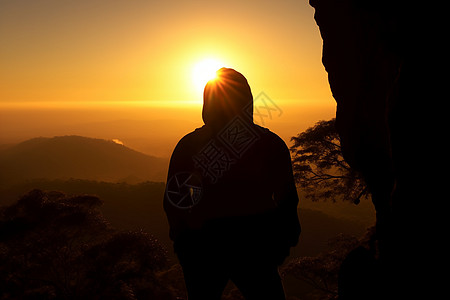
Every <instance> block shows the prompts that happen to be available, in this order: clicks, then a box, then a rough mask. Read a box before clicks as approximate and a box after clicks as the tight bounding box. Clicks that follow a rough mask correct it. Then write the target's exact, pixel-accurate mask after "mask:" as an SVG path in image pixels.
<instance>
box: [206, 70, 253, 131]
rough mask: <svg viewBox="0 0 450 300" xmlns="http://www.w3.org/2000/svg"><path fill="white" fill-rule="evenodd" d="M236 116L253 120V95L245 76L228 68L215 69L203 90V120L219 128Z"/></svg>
mask: <svg viewBox="0 0 450 300" xmlns="http://www.w3.org/2000/svg"><path fill="white" fill-rule="evenodd" d="M236 116H242V117H243V119H245V120H248V121H253V120H252V118H253V96H252V92H251V89H250V86H249V84H248V82H247V79H245V77H244V76H243V75H242V74H241V73H239V72H237V71H235V70H233V69H229V68H221V69H219V70H218V71H217V77H216V78H215V79H213V80H210V81H209V82H208V83H207V84H206V86H205V90H204V92H203V112H202V117H203V122H205V124H206V125H211V126H212V127H216V128H221V127H223V126H224V125H226V124H227V123H228V122H229V121H230V120H231V119H233V118H234V117H236Z"/></svg>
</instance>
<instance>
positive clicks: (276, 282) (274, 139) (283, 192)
mask: <svg viewBox="0 0 450 300" xmlns="http://www.w3.org/2000/svg"><path fill="white" fill-rule="evenodd" d="M252 112H253V98H252V95H251V91H250V87H249V86H248V83H247V81H246V79H245V78H244V77H243V76H242V75H241V74H240V73H238V72H236V71H234V70H232V69H225V68H222V69H220V70H219V71H218V78H217V79H215V80H214V81H211V82H209V83H208V84H207V86H206V87H205V93H204V107H203V120H204V122H205V125H204V126H203V127H201V128H199V129H196V130H195V131H194V132H192V133H190V134H187V135H186V136H185V137H183V138H182V139H181V140H180V142H179V143H178V144H177V146H176V148H175V150H174V152H173V154H172V158H171V162H170V166H169V173H168V178H167V187H166V193H165V199H164V208H165V210H166V213H167V217H168V219H169V224H170V237H171V239H172V240H173V241H174V248H175V252H176V253H177V255H178V258H179V260H180V264H181V265H182V267H183V272H184V276H185V281H186V287H187V290H188V294H189V299H190V300H195V299H208V300H213V299H220V295H221V293H222V291H223V289H224V287H225V285H226V283H227V281H228V280H229V279H231V280H232V281H233V282H234V283H235V284H236V286H237V287H238V288H239V289H240V290H241V292H242V293H243V295H244V296H245V297H247V298H248V299H284V292H283V288H282V285H281V280H280V278H279V275H278V273H277V265H279V264H281V262H282V261H283V260H284V259H285V258H286V257H287V255H288V254H289V248H290V247H292V246H294V245H296V243H297V241H298V237H299V234H300V224H299V222H298V217H297V203H298V197H297V192H296V188H295V183H294V179H293V176H292V167H291V161H290V155H289V150H288V148H287V147H286V145H285V143H284V142H283V141H282V140H281V139H280V138H279V137H278V136H277V135H276V134H274V133H272V132H270V131H269V130H268V129H265V128H262V127H260V126H258V125H255V124H253V121H252Z"/></svg>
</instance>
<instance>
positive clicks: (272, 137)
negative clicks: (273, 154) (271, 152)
mask: <svg viewBox="0 0 450 300" xmlns="http://www.w3.org/2000/svg"><path fill="white" fill-rule="evenodd" d="M254 126H255V128H256V129H257V132H259V133H260V135H261V137H262V138H263V139H264V140H266V141H267V142H270V143H272V144H276V145H278V146H280V147H283V148H287V145H286V143H285V142H284V140H283V139H282V138H281V137H280V136H279V135H278V134H276V133H275V132H273V131H271V130H270V129H268V128H266V127H262V126H260V125H257V124H254Z"/></svg>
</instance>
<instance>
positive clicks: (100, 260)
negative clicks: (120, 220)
mask: <svg viewBox="0 0 450 300" xmlns="http://www.w3.org/2000/svg"><path fill="white" fill-rule="evenodd" d="M101 204H102V201H101V200H100V199H99V198H97V197H94V196H76V197H68V196H66V195H64V194H63V193H60V192H48V193H46V192H43V191H41V190H33V191H31V192H30V193H28V194H27V195H25V196H23V197H22V198H21V199H20V200H19V201H17V202H16V203H14V204H13V205H11V206H8V207H3V208H2V209H1V211H0V262H1V263H0V299H31V298H32V299H40V298H41V299H144V298H145V299H148V298H156V299H175V296H174V295H175V291H174V290H172V289H171V287H170V285H167V284H165V283H164V284H163V283H162V282H161V280H160V278H159V275H158V274H159V272H161V271H162V270H164V269H165V268H167V266H168V261H167V258H166V252H165V250H164V249H163V248H162V247H161V245H160V244H159V242H158V241H157V240H155V239H154V238H153V237H152V236H150V235H148V234H147V233H145V232H142V231H128V232H119V231H117V230H115V229H114V228H112V227H111V226H110V225H109V224H108V223H107V222H106V221H105V219H104V218H103V217H102V215H101V214H100V212H99V210H98V208H99V206H100V205H101Z"/></svg>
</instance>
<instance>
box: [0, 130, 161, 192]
mask: <svg viewBox="0 0 450 300" xmlns="http://www.w3.org/2000/svg"><path fill="white" fill-rule="evenodd" d="M167 165H168V160H167V159H165V158H158V157H153V156H149V155H146V154H143V153H140V152H137V151H135V150H133V149H130V148H127V147H125V146H123V145H120V144H117V143H115V142H113V141H108V140H103V139H93V138H87V137H81V136H57V137H53V138H44V137H39V138H33V139H30V140H27V141H24V142H22V143H19V144H16V145H14V146H11V147H8V148H6V149H1V150H0V180H1V182H3V184H8V183H13V182H19V181H23V180H30V179H37V178H42V179H69V178H76V179H86V180H101V181H108V182H121V181H123V182H130V183H136V182H140V181H164V180H165V176H166V170H167Z"/></svg>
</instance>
